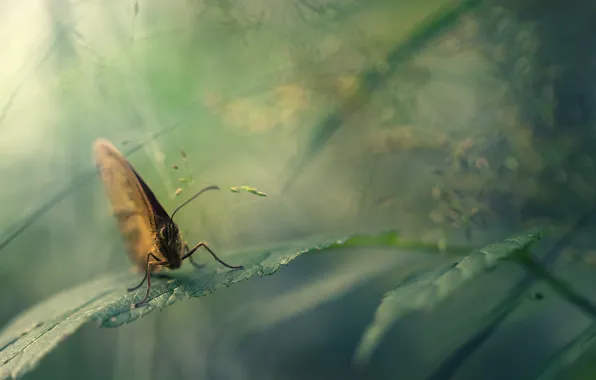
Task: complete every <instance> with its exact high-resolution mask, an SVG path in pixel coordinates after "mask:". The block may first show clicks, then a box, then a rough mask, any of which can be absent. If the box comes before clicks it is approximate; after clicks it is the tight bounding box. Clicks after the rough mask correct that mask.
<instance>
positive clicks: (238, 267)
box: [182, 243, 244, 269]
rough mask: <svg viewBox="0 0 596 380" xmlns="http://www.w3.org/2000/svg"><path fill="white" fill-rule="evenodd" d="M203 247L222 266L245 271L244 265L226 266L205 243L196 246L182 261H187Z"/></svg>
mask: <svg viewBox="0 0 596 380" xmlns="http://www.w3.org/2000/svg"><path fill="white" fill-rule="evenodd" d="M201 247H205V249H206V250H207V251H209V253H210V254H211V256H213V258H214V259H215V260H217V261H218V262H219V263H220V264H221V265H223V266H225V267H228V268H232V269H244V267H243V266H242V265H239V266H233V265H230V264H226V263H225V262H224V261H222V260H221V259H220V258H219V257H217V255H216V254H215V252H213V251H212V250H211V248H209V247H208V246H207V244H205V243H199V244H197V245H195V246H194V247H193V248H192V249H191V250H190V251H188V253H186V255H184V256H182V260H184V259H186V258H187V257H191V256H192V254H193V253H195V252H196V251H197V249H199V248H201Z"/></svg>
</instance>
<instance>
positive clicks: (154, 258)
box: [93, 139, 242, 306]
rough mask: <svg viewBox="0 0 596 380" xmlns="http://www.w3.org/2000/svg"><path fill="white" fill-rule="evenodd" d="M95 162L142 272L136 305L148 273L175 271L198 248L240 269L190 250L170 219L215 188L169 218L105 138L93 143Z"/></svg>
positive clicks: (122, 232)
mask: <svg viewBox="0 0 596 380" xmlns="http://www.w3.org/2000/svg"><path fill="white" fill-rule="evenodd" d="M93 151H94V155H95V161H96V163H97V166H98V169H99V172H100V175H101V178H102V180H103V183H104V187H105V190H106V194H107V196H108V200H109V201H110V204H111V206H112V211H113V213H114V216H115V217H116V220H117V221H118V226H119V229H120V232H121V234H122V236H123V238H124V242H125V245H126V248H127V250H128V253H129V255H130V258H131V260H132V261H133V262H134V264H135V265H136V266H137V268H139V269H141V270H143V271H144V272H145V277H144V278H143V281H141V283H140V284H139V285H138V286H136V287H135V288H131V289H129V291H132V290H135V289H137V288H139V287H140V286H141V285H143V283H144V282H145V280H147V293H146V295H145V298H144V299H143V300H142V301H141V302H139V303H138V304H136V305H135V306H139V305H140V304H143V303H144V302H145V301H146V300H147V298H148V296H149V290H150V288H151V273H157V272H159V271H160V270H161V269H162V268H163V267H166V268H169V269H177V268H180V266H181V265H182V261H183V260H184V259H186V258H190V260H191V264H193V265H194V266H195V267H200V266H199V265H197V264H195V263H194V262H193V261H192V257H191V255H192V254H193V253H194V252H196V251H197V250H198V249H199V248H200V247H204V248H205V249H207V250H208V251H209V253H211V255H212V256H213V257H214V258H215V259H216V260H217V261H218V262H220V263H221V264H223V265H224V266H227V267H229V268H233V269H241V268H242V266H231V265H228V264H226V263H225V262H223V261H222V260H220V259H219V258H218V257H217V255H215V253H214V252H213V251H212V250H211V249H210V248H209V247H208V246H207V245H206V244H205V243H198V244H197V245H195V246H194V247H193V248H192V249H189V248H188V244H187V243H186V242H184V240H183V239H182V234H181V233H180V229H179V228H178V225H177V224H176V223H175V222H174V220H173V219H172V218H173V217H174V214H175V213H176V212H177V211H178V210H180V209H181V208H182V207H183V206H185V205H186V204H188V203H190V201H192V200H193V199H195V198H196V197H197V196H199V195H200V194H202V193H203V192H204V191H207V190H218V189H219V187H217V186H208V187H206V188H204V189H202V190H201V191H199V192H198V193H196V194H195V195H194V196H193V197H191V198H190V199H188V200H187V201H186V202H184V203H183V204H182V205H180V206H179V207H178V208H177V209H176V210H174V212H173V213H172V216H171V217H170V215H169V214H168V213H167V212H166V210H165V209H164V208H163V206H162V205H161V204H160V203H159V201H158V200H157V198H156V197H155V194H153V191H151V189H150V188H149V186H148V185H147V184H146V183H145V181H144V180H143V179H142V178H141V176H140V175H139V174H138V173H137V172H136V170H135V169H134V168H133V167H132V165H131V164H130V162H129V161H128V160H127V159H126V158H125V157H124V156H123V155H122V154H121V153H120V152H119V151H118V149H116V147H114V145H112V144H111V143H110V142H109V141H107V140H105V139H97V140H96V141H95V142H94V144H93Z"/></svg>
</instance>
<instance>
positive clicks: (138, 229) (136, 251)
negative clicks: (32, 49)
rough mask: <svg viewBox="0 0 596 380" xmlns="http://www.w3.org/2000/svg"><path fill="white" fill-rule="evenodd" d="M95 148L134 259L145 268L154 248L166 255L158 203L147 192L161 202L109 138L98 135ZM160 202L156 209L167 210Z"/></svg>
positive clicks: (156, 252) (158, 254)
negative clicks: (159, 236)
mask: <svg viewBox="0 0 596 380" xmlns="http://www.w3.org/2000/svg"><path fill="white" fill-rule="evenodd" d="M93 148H94V149H93V150H94V154H95V160H96V163H97V166H98V168H99V171H100V176H101V179H102V180H103V183H104V187H105V189H106V194H107V196H108V199H109V201H110V204H111V206H112V211H113V213H114V216H115V217H116V220H117V221H118V226H119V228H120V232H121V233H122V236H123V238H124V242H125V245H126V248H127V250H128V252H129V254H130V257H131V259H132V261H133V262H134V263H135V264H136V266H137V267H138V268H139V269H141V270H143V271H144V270H145V266H146V264H147V255H148V254H149V253H150V252H151V253H153V254H154V255H155V256H156V257H157V258H159V259H160V260H163V259H164V258H163V256H162V254H161V253H160V252H159V249H157V246H156V243H155V242H156V226H157V224H156V215H155V214H154V211H153V210H154V206H155V205H152V204H151V202H150V200H149V199H148V196H147V194H149V196H150V197H151V198H152V199H153V200H154V202H157V201H156V200H155V196H154V195H153V193H152V192H151V190H149V188H148V187H147V185H146V184H144V182H142V180H140V177H139V175H138V174H137V173H136V172H135V171H134V169H133V168H132V166H131V165H130V163H129V162H128V160H127V159H126V158H125V157H124V156H123V155H122V154H121V153H120V152H119V151H118V149H116V147H114V145H112V144H111V143H110V142H109V141H107V140H104V139H98V140H96V141H95V143H94V146H93ZM157 206H158V207H157V208H156V210H157V211H158V212H159V213H161V212H165V211H164V210H163V207H161V205H159V203H157ZM166 215H167V213H166ZM160 269H161V266H153V271H154V272H157V271H159V270H160Z"/></svg>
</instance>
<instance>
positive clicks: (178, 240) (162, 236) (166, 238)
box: [157, 222, 183, 269]
mask: <svg viewBox="0 0 596 380" xmlns="http://www.w3.org/2000/svg"><path fill="white" fill-rule="evenodd" d="M157 245H158V247H159V250H160V252H161V254H162V255H163V256H164V257H165V258H166V259H167V260H168V265H167V266H168V267H169V268H172V269H175V268H179V267H180V265H181V263H182V261H181V260H180V258H181V256H182V253H183V244H182V237H181V236H180V230H179V229H178V226H177V225H176V223H173V222H166V223H164V224H163V225H162V226H161V227H160V228H159V230H158V231H157Z"/></svg>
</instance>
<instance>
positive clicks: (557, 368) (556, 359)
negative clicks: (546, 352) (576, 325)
mask: <svg viewBox="0 0 596 380" xmlns="http://www.w3.org/2000/svg"><path fill="white" fill-rule="evenodd" d="M595 338H596V323H592V324H591V325H590V326H589V327H588V328H587V329H585V330H584V331H583V332H582V333H581V334H580V335H579V336H578V337H577V338H575V339H574V340H573V341H571V342H570V343H569V344H567V345H565V346H564V347H563V348H562V349H561V350H559V351H558V352H557V353H556V354H554V355H553V356H552V357H551V358H550V359H549V360H548V366H547V367H546V368H545V369H544V370H543V371H542V372H541V373H540V375H539V376H537V377H536V378H537V379H538V380H552V379H555V378H557V375H559V374H560V372H561V371H562V370H563V369H565V368H566V367H567V366H569V365H570V364H572V363H574V362H575V361H576V360H578V359H580V358H581V357H582V356H583V355H584V354H585V353H587V352H588V351H589V349H590V348H592V346H593V344H594V339H595Z"/></svg>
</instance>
